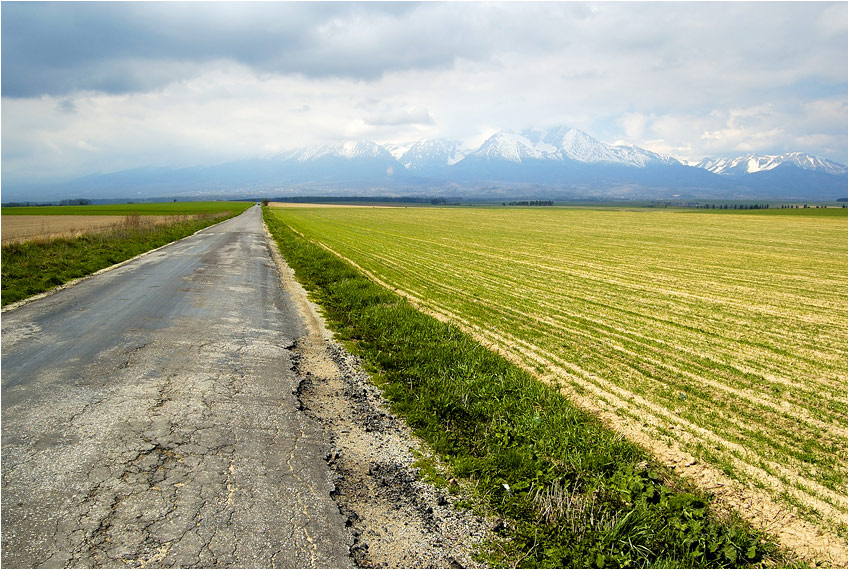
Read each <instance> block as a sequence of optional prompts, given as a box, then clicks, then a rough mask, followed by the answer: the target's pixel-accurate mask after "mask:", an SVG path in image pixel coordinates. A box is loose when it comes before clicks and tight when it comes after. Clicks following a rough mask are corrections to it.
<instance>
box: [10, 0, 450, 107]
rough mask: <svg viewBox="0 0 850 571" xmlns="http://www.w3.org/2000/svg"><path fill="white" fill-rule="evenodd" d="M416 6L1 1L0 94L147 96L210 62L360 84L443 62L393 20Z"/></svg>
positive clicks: (445, 58)
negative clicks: (408, 38)
mask: <svg viewBox="0 0 850 571" xmlns="http://www.w3.org/2000/svg"><path fill="white" fill-rule="evenodd" d="M416 8H417V6H416V5H415V4H391V3H381V2H378V3H366V4H348V3H289V2H284V3H271V2H269V3H266V2H260V3H241V2H240V3H230V2H221V3H218V2H216V3H203V2H198V3H194V2H192V3H170V2H163V3H157V2H154V3H108V2H103V3H101V2H95V3H85V2H82V3H78V2H59V3H8V2H4V3H3V4H2V16H3V17H2V75H3V78H2V79H3V95H4V96H10V97H28V96H36V95H40V94H45V93H46V94H51V95H61V94H64V93H68V92H71V91H74V90H95V91H104V92H108V93H123V92H132V91H145V90H149V89H153V88H156V87H158V86H162V85H165V84H167V83H168V82H170V81H173V80H175V79H179V78H183V77H186V76H187V75H188V76H190V77H191V75H192V70H193V68H197V67H198V66H199V65H203V64H207V63H210V62H214V61H216V60H233V61H236V62H238V63H241V64H243V65H246V66H249V67H252V68H254V69H256V70H257V71H260V72H266V73H269V72H271V73H282V74H301V75H305V76H314V77H316V76H317V77H323V76H343V77H351V78H355V79H366V80H368V79H375V78H377V77H380V76H381V74H383V73H385V72H386V71H388V70H396V69H405V68H409V67H417V66H425V67H433V66H439V65H448V64H450V63H451V61H452V58H453V57H454V54H453V53H451V50H447V51H444V52H440V51H439V50H433V49H432V50H428V49H422V47H423V46H421V45H418V46H416V45H414V46H410V45H408V49H405V46H404V45H403V44H404V43H405V40H406V38H405V31H404V30H402V29H401V27H399V26H396V25H395V22H397V21H398V20H399V19H404V18H405V17H406V15H409V13H410V12H411V11H413V10H415V9H416ZM376 26H379V27H383V28H385V29H383V30H382V29H377V28H376ZM402 27H404V26H402ZM386 30H389V32H387V31H386ZM392 30H396V31H395V34H396V37H395V38H393V37H392V36H393V32H392ZM388 36H389V37H388ZM388 41H389V44H388V43H387V42H388Z"/></svg>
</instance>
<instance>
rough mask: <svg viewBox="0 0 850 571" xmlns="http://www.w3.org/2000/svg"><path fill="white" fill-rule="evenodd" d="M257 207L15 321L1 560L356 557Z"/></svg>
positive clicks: (102, 562) (230, 562)
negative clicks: (305, 393) (300, 400)
mask: <svg viewBox="0 0 850 571" xmlns="http://www.w3.org/2000/svg"><path fill="white" fill-rule="evenodd" d="M303 334H304V326H303V325H302V324H301V322H300V321H299V318H298V316H297V312H296V310H295V307H294V305H293V303H292V301H291V300H290V299H289V298H288V297H287V294H286V293H285V292H284V291H283V289H282V288H281V287H280V281H279V276H278V274H277V271H276V269H275V265H274V262H273V261H272V259H271V257H270V252H269V249H268V244H267V241H266V238H265V235H264V233H263V230H262V223H261V213H260V209H259V208H258V207H254V208H251V209H250V210H248V211H247V212H246V213H244V214H243V215H241V216H238V217H236V218H234V219H231V220H229V221H226V222H224V223H222V224H219V225H217V226H215V227H213V228H210V229H207V230H205V231H203V232H201V233H199V234H196V235H195V236H192V237H190V238H187V239H185V240H182V241H180V242H177V243H175V244H172V245H170V246H167V247H165V248H163V249H161V250H158V251H156V252H154V253H151V254H149V255H147V256H145V257H143V258H141V259H139V260H136V261H134V262H132V263H130V264H127V265H124V266H122V267H120V268H117V269H114V270H111V271H108V272H105V273H103V274H101V275H98V276H95V277H93V278H91V279H88V280H85V281H83V282H81V283H79V284H77V285H76V286H73V287H71V288H68V289H66V290H64V291H61V292H58V293H56V294H54V295H51V296H48V297H46V298H44V299H41V300H38V301H35V302H32V303H29V304H27V305H24V306H23V307H20V308H18V309H15V310H12V311H8V312H6V313H4V314H3V316H2V366H0V369H1V370H2V374H0V377H2V566H3V567H7V568H8V567H127V566H140V565H147V566H156V567H198V566H200V567H240V568H257V567H260V568H269V567H296V568H298V567H300V568H303V567H334V568H340V567H350V566H351V560H350V558H349V553H348V545H347V535H346V532H345V521H344V519H343V517H342V516H341V515H340V513H339V509H338V507H337V505H336V504H335V503H334V501H333V500H332V498H331V496H330V492H331V490H332V487H333V486H332V483H331V482H332V480H331V474H330V472H329V469H328V466H327V463H326V462H325V461H324V457H325V454H326V453H327V452H328V444H327V442H328V440H327V435H326V434H325V433H324V432H323V430H322V428H321V427H320V426H319V425H318V424H316V423H315V422H314V421H311V420H310V419H309V418H308V417H307V416H305V415H304V414H303V413H301V412H299V410H298V405H297V400H296V398H295V396H294V394H293V392H294V390H295V387H296V383H297V379H296V377H295V374H294V373H293V372H292V370H291V366H292V363H291V360H290V358H291V351H290V349H289V348H290V347H291V346H292V344H293V342H294V340H295V339H297V338H298V337H300V336H301V335H303Z"/></svg>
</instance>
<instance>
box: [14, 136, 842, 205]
mask: <svg viewBox="0 0 850 571" xmlns="http://www.w3.org/2000/svg"><path fill="white" fill-rule="evenodd" d="M4 183H6V184H4V189H3V190H4V192H3V195H4V200H5V201H10V200H13V201H20V200H43V199H45V197H47V196H48V195H49V196H50V197H52V198H53V197H58V198H60V199H61V198H77V197H91V198H113V197H117V196H133V195H146V196H173V195H175V194H177V193H182V194H188V195H192V196H200V195H204V196H222V195H230V196H234V195H240V196H241V195H245V196H249V195H250V196H257V195H258V193H267V192H268V193H274V194H279V193H281V192H286V193H290V194H292V193H314V194H315V193H316V192H327V193H329V194H333V193H340V192H342V193H351V192H371V193H374V192H381V193H389V194H394V195H399V196H402V195H414V194H422V193H428V194H432V195H439V196H458V195H472V196H476V197H481V198H484V197H493V198H497V199H501V197H509V196H517V197H527V198H557V197H570V198H579V197H587V196H595V197H600V198H616V199H630V198H639V199H656V198H669V197H694V198H768V199H779V200H790V199H800V200H817V199H825V200H835V199H836V198H839V197H844V196H847V167H846V166H844V165H840V164H839V163H836V162H834V161H830V160H828V159H824V158H821V157H817V156H815V155H810V154H807V153H802V152H794V153H784V154H782V155H758V154H755V153H752V154H749V155H744V156H741V157H732V158H720V159H709V158H706V159H703V160H702V161H699V162H698V163H688V162H685V161H680V160H678V159H676V158H673V157H670V156H666V155H661V154H658V153H655V152H653V151H649V150H647V149H643V148H641V147H637V146H634V145H611V144H608V143H605V142H602V141H600V140H598V139H596V138H594V137H592V136H591V135H589V134H588V133H586V132H584V131H581V130H579V129H575V128H572V127H567V126H556V127H552V128H548V129H539V128H529V129H525V130H522V131H508V130H503V131H499V132H497V133H494V134H493V135H492V136H490V137H489V138H488V139H487V140H485V141H484V142H483V143H482V144H481V145H479V146H478V147H477V148H475V149H463V148H462V147H461V144H460V143H459V142H457V141H450V140H446V139H423V140H420V141H416V142H412V143H408V144H401V145H380V144H378V143H375V142H373V141H368V140H359V141H357V140H354V141H340V142H336V143H331V144H325V145H314V146H310V147H303V148H298V149H291V150H288V151H284V152H282V153H278V154H275V155H270V156H265V157H257V158H248V159H242V160H239V161H233V162H230V163H223V164H218V165H213V166H206V167H184V168H180V169H167V168H138V169H132V170H128V171H119V172H117V173H109V174H102V175H89V176H86V177H82V178H79V179H75V180H73V181H67V182H63V183H55V184H50V185H26V184H19V185H15V184H14V183H11V184H10V183H8V182H7V181H4ZM512 193H513V194H512ZM30 195H32V197H30Z"/></svg>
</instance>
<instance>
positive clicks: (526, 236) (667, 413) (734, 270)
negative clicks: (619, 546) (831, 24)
mask: <svg viewBox="0 0 850 571" xmlns="http://www.w3.org/2000/svg"><path fill="white" fill-rule="evenodd" d="M278 216H279V217H281V219H283V220H285V221H286V222H287V223H288V224H290V225H291V226H292V227H293V228H295V229H297V230H298V231H299V232H302V233H304V234H305V235H307V236H308V237H311V238H313V239H315V240H318V241H320V242H321V243H323V244H325V245H326V246H327V247H329V248H331V249H332V250H333V251H335V252H337V253H339V255H341V256H343V257H345V258H348V259H350V260H352V261H353V262H355V263H356V264H358V265H359V266H360V267H362V268H363V269H364V270H366V271H368V272H370V273H371V274H372V275H374V276H375V277H377V278H378V279H380V280H381V281H383V282H384V283H386V284H388V285H390V286H392V287H394V288H396V289H398V290H400V291H402V292H405V293H406V294H407V295H408V296H410V297H412V298H415V300H416V301H417V302H418V303H419V305H420V306H422V307H423V308H424V309H427V310H430V311H432V312H435V313H437V314H440V315H442V316H443V317H445V318H447V319H449V320H451V321H453V322H455V323H456V324H458V325H461V326H462V327H464V328H465V329H466V330H468V331H470V332H471V333H473V334H475V335H476V336H477V337H479V338H480V339H481V340H482V341H485V342H486V343H488V344H490V345H491V346H493V347H494V348H495V349H497V350H499V351H500V352H502V353H504V354H506V355H508V356H510V357H511V358H512V359H513V360H514V361H515V362H518V363H521V364H523V365H524V366H525V367H526V368H528V369H529V370H532V371H535V372H536V374H538V376H539V377H540V378H542V379H545V380H547V381H549V382H553V383H562V384H563V386H565V387H566V388H567V390H568V391H569V392H570V393H571V394H572V395H573V397H574V398H575V400H576V401H577V402H582V403H583V404H584V405H585V406H586V407H588V408H592V409H594V410H596V411H597V412H599V411H602V412H604V413H605V414H607V415H608V418H613V419H616V422H617V424H618V426H620V428H621V430H622V431H623V432H624V433H625V434H639V435H643V436H644V437H647V438H651V439H654V440H656V441H658V440H661V441H663V440H668V439H669V440H671V441H673V442H674V444H676V445H677V446H679V448H681V449H683V450H686V451H687V452H689V453H691V454H693V455H694V456H696V457H697V458H699V459H700V460H702V461H704V462H709V463H712V464H713V465H714V466H716V467H717V468H718V469H719V470H721V471H722V472H725V473H726V474H727V475H728V476H731V477H732V478H734V479H736V480H738V481H739V482H742V483H745V484H747V485H750V486H755V487H762V488H765V489H766V490H768V491H769V492H770V493H771V494H772V495H773V497H774V498H775V499H777V500H778V501H783V502H785V503H786V504H790V505H793V506H796V507H798V508H803V510H804V511H806V512H808V513H809V516H810V518H811V519H812V520H825V521H827V522H828V524H829V526H830V527H832V529H834V530H835V529H838V530H842V531H843V532H844V533H846V523H847V497H846V486H847V325H846V324H847V221H846V218H844V219H841V218H802V217H779V216H774V217H757V216H743V215H742V216H734V217H732V216H721V215H712V214H707V213H673V212H627V211H607V212H606V211H590V210H583V211H579V210H547V211H531V210H486V209H457V210H450V209H390V210H386V209H382V210H359V211H352V210H344V209H339V210H335V209H324V210H322V211H319V210H303V211H302V210H294V211H287V212H285V213H284V212H278Z"/></svg>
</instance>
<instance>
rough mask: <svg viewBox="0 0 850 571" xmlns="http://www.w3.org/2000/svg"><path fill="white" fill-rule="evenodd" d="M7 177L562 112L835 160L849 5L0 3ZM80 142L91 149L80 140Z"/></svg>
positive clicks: (512, 124)
mask: <svg viewBox="0 0 850 571" xmlns="http://www.w3.org/2000/svg"><path fill="white" fill-rule="evenodd" d="M0 10H2V20H1V21H0V23H2V34H0V41H2V52H0V53H2V96H3V97H2V111H3V123H2V140H3V145H2V152H3V157H2V158H3V174H4V177H19V178H26V177H36V176H43V177H47V176H53V177H60V176H71V175H73V174H87V173H88V172H104V171H107V170H120V169H122V168H132V167H134V166H142V165H146V164H152V165H160V166H182V165H187V164H198V163H212V162H215V161H219V160H220V161H224V160H229V159H231V158H240V157H246V156H251V155H255V154H262V153H267V152H270V150H278V149H290V148H294V147H297V146H300V145H304V144H313V143H322V142H328V141H338V140H340V139H344V138H364V139H372V140H375V141H376V142H379V143H406V142H410V141H412V140H416V139H419V138H425V137H444V138H448V139H452V140H459V141H462V142H463V143H464V145H477V144H480V143H481V142H483V140H484V139H485V138H486V137H488V136H490V135H492V134H493V133H494V132H495V131H496V130H499V129H504V128H508V129H523V128H526V127H530V126H534V127H548V126H553V125H556V124H565V125H569V126H574V127H577V128H580V129H584V130H586V131H587V132H589V133H591V134H592V135H594V136H596V137H598V138H600V139H602V140H605V141H608V142H623V143H628V144H636V145H640V146H646V147H648V148H650V149H652V150H655V151H657V152H663V153H665V154H670V155H673V156H677V157H681V158H702V157H704V156H707V155H713V156H718V155H720V156H722V155H726V154H729V153H735V152H737V151H738V149H743V148H747V149H754V150H758V151H759V152H777V151H779V150H800V151H805V152H811V153H813V154H820V155H823V156H826V157H827V158H832V159H834V160H838V161H840V162H846V157H847V69H848V65H847V64H848V61H847V4H846V3H828V2H821V3H817V2H816V3H787V2H778V3H773V2H771V3H763V2H752V3H748V2H742V3H737V2H736V3H726V2H724V3H711V2H709V3H636V2H635V3H633V2H625V3H619V2H602V3H594V4H585V3H578V2H557V3H554V2H541V3H536V2H522V3H518V2H517V3H510V2H497V3H492V4H491V3H478V2H474V3H471V2H470V3H467V2H448V3H437V2H425V3H407V2H402V3H385V2H367V3H336V2H306V3H294V2H281V3H278V2H274V3H270V2H256V3H242V2H210V3H206V2H186V3H172V2H150V3H146V2H141V3H136V2H132V3H125V2H115V3H112V2H93V3H88V2H85V3H78V2H57V3H23V2H11V3H10V2H5V3H2V4H0ZM80 141H84V142H85V143H86V145H88V147H87V148H85V149H84V148H83V147H86V145H80V144H79V142H80Z"/></svg>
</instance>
